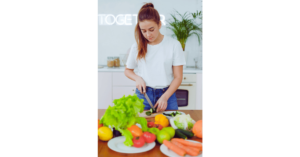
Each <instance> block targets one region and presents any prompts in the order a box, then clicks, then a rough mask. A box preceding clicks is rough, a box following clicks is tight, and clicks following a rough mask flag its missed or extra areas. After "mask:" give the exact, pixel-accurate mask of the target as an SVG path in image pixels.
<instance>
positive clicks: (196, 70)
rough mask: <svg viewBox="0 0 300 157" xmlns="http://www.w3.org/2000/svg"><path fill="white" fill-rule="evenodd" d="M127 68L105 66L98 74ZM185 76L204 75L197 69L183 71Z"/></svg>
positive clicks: (99, 69) (121, 70) (122, 70)
mask: <svg viewBox="0 0 300 157" xmlns="http://www.w3.org/2000/svg"><path fill="white" fill-rule="evenodd" d="M124 70H125V67H118V68H108V67H107V66H104V67H103V68H98V72H124ZM183 73H184V74H196V73H202V70H201V69H195V68H184V69H183Z"/></svg>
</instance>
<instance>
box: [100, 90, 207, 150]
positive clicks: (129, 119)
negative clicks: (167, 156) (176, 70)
mask: <svg viewBox="0 0 300 157" xmlns="http://www.w3.org/2000/svg"><path fill="white" fill-rule="evenodd" d="M143 101H144V100H143V99H139V98H138V97H137V95H136V94H133V95H132V96H131V95H128V96H127V97H125V96H123V97H122V98H120V99H115V100H114V101H113V103H114V106H109V107H108V108H107V110H106V111H105V113H104V115H103V116H102V118H101V119H100V120H99V119H98V136H99V139H100V140H102V141H109V140H110V139H111V138H113V137H118V136H121V135H122V136H124V137H125V141H124V145H126V146H129V147H130V146H133V147H137V148H141V147H143V146H144V145H145V144H146V143H152V142H154V141H155V140H156V141H157V142H158V143H160V144H165V145H166V146H167V147H168V148H169V149H171V150H172V151H174V152H175V153H177V154H178V155H181V156H184V155H191V156H195V155H199V154H200V153H201V151H202V144H200V143H195V141H187V140H186V139H188V138H195V137H196V138H197V137H198V138H202V120H199V121H197V122H195V121H194V120H193V119H192V118H191V117H190V115H181V113H180V112H178V111H176V112H172V113H170V114H165V113H163V114H158V115H156V116H155V118H154V119H155V121H154V122H147V120H146V118H144V117H139V113H142V112H143V111H144V107H145V106H144V105H143ZM148 112H150V114H152V113H155V110H153V109H151V110H150V111H148ZM148 114H149V113H148ZM166 116H171V117H172V118H170V120H169V119H168V118H167V117H166ZM170 124H171V127H170Z"/></svg>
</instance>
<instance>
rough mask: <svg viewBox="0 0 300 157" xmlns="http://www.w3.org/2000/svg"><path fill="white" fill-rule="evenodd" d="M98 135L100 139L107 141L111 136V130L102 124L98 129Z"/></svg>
mask: <svg viewBox="0 0 300 157" xmlns="http://www.w3.org/2000/svg"><path fill="white" fill-rule="evenodd" d="M98 136H99V139H100V140H101V141H108V140H110V139H111V138H112V137H113V132H112V131H111V129H110V128H109V127H106V126H103V127H101V128H99V129H98Z"/></svg>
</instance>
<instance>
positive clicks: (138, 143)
mask: <svg viewBox="0 0 300 157" xmlns="http://www.w3.org/2000/svg"><path fill="white" fill-rule="evenodd" d="M132 142H133V146H134V147H137V148H140V147H143V146H144V144H145V139H144V137H143V136H141V137H135V138H133V139H132Z"/></svg>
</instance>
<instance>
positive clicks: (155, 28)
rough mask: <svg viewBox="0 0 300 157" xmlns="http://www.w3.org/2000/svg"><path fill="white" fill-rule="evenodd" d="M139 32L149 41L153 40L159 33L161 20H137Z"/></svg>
mask: <svg viewBox="0 0 300 157" xmlns="http://www.w3.org/2000/svg"><path fill="white" fill-rule="evenodd" d="M139 25H140V28H141V32H142V34H143V36H144V37H145V38H146V39H147V40H148V41H149V43H151V42H153V41H155V40H156V39H157V37H158V35H159V29H160V27H161V22H159V24H157V23H156V22H154V21H153V20H144V21H142V22H139Z"/></svg>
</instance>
